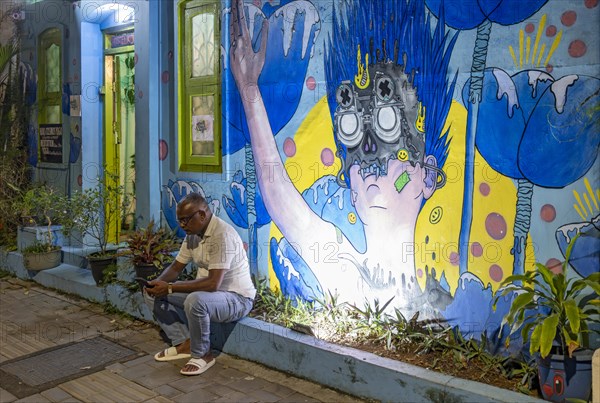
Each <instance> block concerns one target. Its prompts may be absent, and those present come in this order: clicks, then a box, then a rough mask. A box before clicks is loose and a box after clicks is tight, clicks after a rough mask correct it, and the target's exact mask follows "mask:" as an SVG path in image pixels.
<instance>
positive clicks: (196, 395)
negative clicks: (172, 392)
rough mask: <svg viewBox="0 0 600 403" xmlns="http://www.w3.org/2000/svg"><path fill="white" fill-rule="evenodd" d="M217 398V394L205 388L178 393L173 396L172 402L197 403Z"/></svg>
mask: <svg viewBox="0 0 600 403" xmlns="http://www.w3.org/2000/svg"><path fill="white" fill-rule="evenodd" d="M217 398H219V396H218V395H215V394H214V393H212V392H209V391H208V390H205V389H197V390H194V391H192V392H189V393H186V394H184V395H179V396H176V397H174V398H173V401H174V402H178V403H184V402H189V403H198V402H212V401H214V400H215V399H217Z"/></svg>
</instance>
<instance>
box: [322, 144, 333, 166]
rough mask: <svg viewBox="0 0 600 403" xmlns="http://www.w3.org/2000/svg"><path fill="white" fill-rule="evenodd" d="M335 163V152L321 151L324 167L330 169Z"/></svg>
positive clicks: (329, 150) (326, 149)
mask: <svg viewBox="0 0 600 403" xmlns="http://www.w3.org/2000/svg"><path fill="white" fill-rule="evenodd" d="M333 161H334V157H333V151H331V149H329V148H324V149H323V151H321V162H322V163H323V165H325V166H326V167H330V166H332V165H333Z"/></svg>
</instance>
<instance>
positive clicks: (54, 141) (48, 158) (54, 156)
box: [40, 124, 63, 164]
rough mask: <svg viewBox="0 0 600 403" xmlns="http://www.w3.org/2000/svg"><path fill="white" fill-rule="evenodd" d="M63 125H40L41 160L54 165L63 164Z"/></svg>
mask: <svg viewBox="0 0 600 403" xmlns="http://www.w3.org/2000/svg"><path fill="white" fill-rule="evenodd" d="M62 139H63V128H62V124H52V125H40V160H41V161H42V162H50V163H54V164H62V162H63V146H62Z"/></svg>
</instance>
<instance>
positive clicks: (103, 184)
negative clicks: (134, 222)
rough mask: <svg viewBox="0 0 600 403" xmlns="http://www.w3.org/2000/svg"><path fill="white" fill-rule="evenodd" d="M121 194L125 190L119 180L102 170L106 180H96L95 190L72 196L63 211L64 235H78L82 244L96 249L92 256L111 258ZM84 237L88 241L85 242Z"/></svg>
mask: <svg viewBox="0 0 600 403" xmlns="http://www.w3.org/2000/svg"><path fill="white" fill-rule="evenodd" d="M123 195H124V187H123V186H122V185H120V184H119V182H118V177H117V176H116V175H113V174H110V173H109V172H108V171H107V170H106V169H105V177H104V178H98V181H97V184H96V186H95V187H93V188H89V189H85V190H84V191H83V192H75V193H73V194H72V195H71V197H70V199H69V201H68V203H67V206H66V208H64V209H62V211H63V215H62V216H61V220H62V221H63V233H64V234H65V236H70V235H71V234H73V233H74V232H78V233H79V234H80V235H81V236H82V242H83V243H84V244H86V242H87V245H88V246H96V247H98V248H99V251H98V252H95V253H93V254H92V255H93V256H96V257H103V256H109V255H114V251H112V250H109V240H110V239H111V236H115V235H116V233H117V228H115V225H116V223H117V219H118V218H119V214H120V209H119V206H120V202H121V200H122V198H123ZM86 235H87V236H88V237H89V238H90V239H91V241H86Z"/></svg>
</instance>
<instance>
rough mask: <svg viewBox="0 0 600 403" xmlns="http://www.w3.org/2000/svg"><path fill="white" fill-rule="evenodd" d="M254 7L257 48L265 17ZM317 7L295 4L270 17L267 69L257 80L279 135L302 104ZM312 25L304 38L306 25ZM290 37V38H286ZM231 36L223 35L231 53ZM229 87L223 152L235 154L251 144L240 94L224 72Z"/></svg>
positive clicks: (316, 27) (228, 71) (317, 23)
mask: <svg viewBox="0 0 600 403" xmlns="http://www.w3.org/2000/svg"><path fill="white" fill-rule="evenodd" d="M256 11H257V9H256V8H255V7H250V6H249V7H248V12H252V13H253V14H254V19H253V21H254V25H253V26H252V27H250V31H251V32H253V33H254V34H253V35H252V38H253V43H254V47H255V49H256V48H257V47H258V46H259V45H260V40H261V35H260V34H259V33H260V29H261V26H262V21H263V18H261V17H260V16H259V14H255V13H256ZM315 12H316V8H315V7H314V6H313V5H312V4H310V3H308V2H301V1H293V2H290V3H288V4H286V5H283V6H281V7H280V8H278V9H277V10H275V11H274V12H273V13H272V14H271V15H270V17H269V34H268V39H267V53H266V56H265V66H264V68H263V71H262V73H261V75H260V77H259V80H258V86H259V88H260V91H261V94H262V97H263V101H264V103H265V108H266V110H267V112H268V117H269V122H270V124H271V129H272V131H273V133H274V134H275V135H276V134H277V133H278V132H279V130H281V128H282V127H283V126H285V125H286V124H287V123H288V122H289V120H290V119H291V118H292V116H293V115H294V113H295V112H296V108H297V107H298V104H299V102H300V97H301V95H302V89H303V85H304V80H305V78H306V71H307V69H308V63H309V61H310V56H311V54H312V50H313V45H314V41H315V37H316V35H318V33H319V30H320V21H319V20H318V16H317V19H316V20H315V19H314V18H313V17H314V13H315ZM307 23H308V24H311V27H310V29H309V30H308V31H307V32H308V35H307V36H305V32H304V30H305V28H304V26H305V24H307ZM288 34H289V35H291V36H290V37H288V36H287V35H288ZM228 42H229V37H228V36H224V44H223V48H224V49H225V51H226V52H229V43H228ZM224 75H225V78H224V79H225V82H226V86H227V87H228V89H227V91H228V97H229V101H228V104H227V106H228V109H227V110H224V111H223V113H224V115H223V118H224V119H225V120H226V121H227V123H228V125H229V128H228V130H229V133H228V135H227V136H224V138H223V153H224V154H232V153H234V152H236V151H238V150H240V149H242V148H243V147H244V146H245V144H246V143H247V142H250V136H249V134H248V126H247V123H246V115H245V112H244V108H243V106H242V101H241V98H240V93H239V91H238V88H237V86H236V84H235V80H234V79H233V75H232V73H231V69H229V68H226V69H225V71H224Z"/></svg>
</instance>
